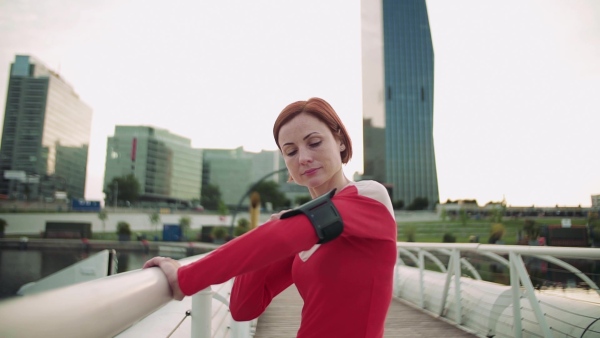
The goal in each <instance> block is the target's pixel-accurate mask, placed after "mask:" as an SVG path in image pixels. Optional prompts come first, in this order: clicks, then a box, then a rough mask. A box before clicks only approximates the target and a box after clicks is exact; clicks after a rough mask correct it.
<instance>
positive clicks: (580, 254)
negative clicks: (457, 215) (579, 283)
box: [394, 242, 600, 337]
mask: <svg viewBox="0 0 600 338" xmlns="http://www.w3.org/2000/svg"><path fill="white" fill-rule="evenodd" d="M397 249H398V252H399V253H404V254H408V255H409V257H410V258H411V259H413V260H415V259H414V257H415V256H414V255H413V254H412V253H411V251H416V252H418V253H419V262H420V263H421V260H422V257H425V256H428V255H427V254H425V252H429V251H438V252H441V253H442V254H446V255H449V256H450V260H449V266H448V268H447V269H446V273H445V277H444V279H445V283H444V284H443V285H441V282H442V280H441V278H440V277H439V276H440V275H437V276H438V277H437V279H435V278H434V279H433V280H434V283H433V284H434V285H436V286H437V287H436V288H434V289H431V288H428V289H427V290H430V291H428V292H436V293H440V291H441V294H442V297H441V303H440V304H439V305H436V304H435V303H432V302H431V301H428V302H427V303H426V299H425V298H424V297H425V290H424V284H425V283H426V279H425V278H424V271H423V269H424V265H423V264H422V263H421V264H417V268H416V269H418V271H416V272H415V271H413V272H410V271H406V272H407V273H408V275H409V276H411V277H412V278H409V279H408V280H412V281H413V284H412V286H409V287H411V290H412V292H413V294H414V293H418V294H419V295H418V298H417V299H412V300H411V302H413V303H414V304H416V305H417V306H420V307H421V308H422V309H426V307H431V306H433V307H436V306H437V308H436V309H437V311H436V313H435V314H436V315H441V316H445V315H444V314H445V313H446V311H447V310H448V309H450V306H449V307H446V304H447V303H448V302H453V303H452V304H453V306H452V311H453V317H454V323H455V324H456V325H458V326H462V324H463V319H464V316H465V313H463V310H462V303H463V295H462V293H463V292H467V293H468V291H466V289H465V290H463V289H462V287H461V284H462V283H463V281H462V278H458V277H461V271H460V269H457V267H458V266H459V265H463V266H464V267H466V268H467V269H470V268H473V267H472V266H471V265H470V264H465V262H466V260H465V259H464V258H463V257H460V256H461V252H470V253H473V254H476V255H482V256H486V257H489V258H491V259H493V260H495V261H497V262H499V263H501V264H502V265H505V266H506V267H508V269H509V276H510V285H509V286H508V287H509V288H510V295H511V297H510V298H511V301H510V304H508V303H507V304H506V306H508V305H510V307H511V308H512V311H511V312H512V318H521V320H520V321H519V320H515V321H513V324H512V325H509V326H503V327H502V328H501V330H503V331H507V330H508V331H507V332H510V331H512V333H513V334H514V335H515V337H520V334H521V332H522V330H525V329H526V327H528V328H527V329H528V330H531V329H533V330H535V331H536V332H537V333H539V334H541V335H542V336H544V337H551V336H552V335H553V333H552V332H561V331H560V329H558V328H557V327H555V326H560V327H562V326H568V325H570V324H568V323H564V322H561V323H558V322H557V321H556V320H555V318H552V316H547V315H546V312H545V310H544V309H542V305H541V304H540V301H539V299H538V298H537V297H538V296H537V295H536V292H535V290H534V288H533V285H532V282H531V280H530V277H529V274H528V272H527V270H526V267H525V264H524V261H523V259H522V256H529V257H536V258H538V259H542V260H545V261H548V262H550V263H553V264H556V265H559V266H561V267H562V268H565V269H566V270H568V271H569V272H571V273H573V274H575V275H576V276H577V277H579V278H581V279H582V280H584V281H585V282H586V283H588V285H589V286H590V288H591V289H592V290H594V291H595V292H596V293H599V294H600V292H599V290H598V286H597V285H596V284H595V283H594V281H592V280H591V279H590V278H589V277H587V276H586V275H585V274H584V273H582V272H581V271H580V270H578V269H577V268H575V267H573V266H572V265H570V264H569V263H567V262H564V261H562V260H560V259H565V258H566V259H588V260H595V261H598V260H600V249H599V248H581V247H552V246H520V245H496V244H478V243H414V242H398V243H397ZM503 256H507V257H508V259H506V258H504V257H503ZM398 261H402V260H401V259H398ZM459 262H460V263H459ZM461 263H462V264H461ZM467 263H468V262H467ZM410 269H415V268H409V270H410ZM442 271H443V269H442ZM443 275H444V273H442V274H441V276H443ZM429 276H430V277H431V276H433V275H431V274H430V275H429ZM453 277H454V279H453ZM399 278H400V277H399V274H398V271H396V275H395V279H394V282H395V283H396V285H398V283H399V281H400V279H399ZM476 279H477V278H476ZM452 280H453V284H452V285H453V286H454V290H453V294H454V296H453V297H452V298H450V299H449V298H448V295H449V294H450V291H451V290H450V288H451V281H452ZM468 280H470V279H468ZM430 281H431V280H430ZM430 281H428V282H427V283H430ZM465 282H466V283H469V284H470V283H472V282H467V280H465ZM403 283H404V282H403ZM403 285H404V286H403V287H406V286H407V285H406V284H403ZM484 285H485V284H481V286H484ZM483 288H484V289H486V288H488V289H489V287H485V286H484V287H483ZM395 291H396V290H395ZM399 296H400V297H402V295H400V294H399ZM497 296H498V297H500V296H501V295H500V294H497ZM468 297H470V298H471V299H470V300H469V301H467V303H466V304H470V306H471V309H470V310H467V311H473V309H472V308H473V304H475V303H477V302H473V299H474V298H473V297H480V296H478V295H477V293H471V294H470V295H469V296H468ZM540 297H543V296H540ZM476 299H479V298H476ZM522 302H523V304H524V305H523V304H522ZM523 306H525V307H527V308H529V309H528V310H527V311H529V313H528V314H527V315H522V311H523V310H522V307H523ZM475 307H476V306H475ZM479 310H481V309H479ZM484 312H485V311H484ZM467 313H468V312H467ZM498 315H499V313H492V312H490V313H489V316H490V319H492V318H493V317H494V316H498ZM525 316H527V318H528V319H527V320H524V319H523V318H524V317H525ZM594 318H595V317H593V318H592V319H594ZM496 319H497V318H496ZM531 320H535V323H536V324H535V325H534V326H533V327H532V326H531V325H530V323H531ZM494 322H497V321H494ZM473 323H474V322H473V321H472V322H471V323H470V324H469V325H473ZM490 323H491V322H490ZM549 323H552V325H550V324H549ZM585 324H586V325H587V324H588V323H585ZM573 325H574V324H573ZM471 328H472V329H473V328H474V327H471ZM498 328H500V327H498ZM569 328H571V327H569ZM474 329H476V330H478V332H480V333H482V334H486V335H489V334H492V333H494V332H495V330H496V329H497V327H496V326H495V325H492V326H489V327H483V331H480V330H479V329H480V328H474ZM505 333H506V332H505ZM537 333H536V334H537Z"/></svg>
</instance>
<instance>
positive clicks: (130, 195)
mask: <svg viewBox="0 0 600 338" xmlns="http://www.w3.org/2000/svg"><path fill="white" fill-rule="evenodd" d="M104 194H105V197H106V198H105V200H104V203H105V205H114V204H115V202H116V204H117V205H120V204H122V203H121V202H124V201H126V202H129V203H135V202H137V200H138V199H139V197H140V182H139V181H138V180H137V178H135V176H134V175H133V174H129V175H126V176H121V177H115V178H113V179H112V181H110V182H109V183H108V184H107V185H106V187H105V188H104Z"/></svg>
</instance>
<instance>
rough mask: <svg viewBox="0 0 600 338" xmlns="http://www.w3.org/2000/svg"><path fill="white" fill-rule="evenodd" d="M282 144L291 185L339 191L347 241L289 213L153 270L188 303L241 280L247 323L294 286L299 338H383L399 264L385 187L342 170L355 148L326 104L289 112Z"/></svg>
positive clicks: (240, 315) (280, 129) (236, 306)
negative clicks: (185, 261) (183, 261)
mask: <svg viewBox="0 0 600 338" xmlns="http://www.w3.org/2000/svg"><path fill="white" fill-rule="evenodd" d="M273 136H274V138H275V142H276V143H277V146H278V147H279V149H280V150H281V153H282V156H283V157H284V159H285V164H286V166H287V168H288V171H289V174H290V179H291V180H293V181H294V182H296V183H297V184H299V185H302V186H306V187H307V188H308V190H309V192H310V194H311V196H312V197H313V199H314V198H317V197H320V196H323V195H325V194H328V193H329V192H332V191H333V190H334V189H335V195H334V196H333V197H332V198H331V202H332V203H333V205H334V206H335V207H334V208H335V209H336V211H337V212H338V213H339V216H340V217H341V220H342V222H343V231H341V234H339V235H337V237H334V238H327V239H326V240H325V241H323V238H321V236H320V235H319V234H318V231H317V226H314V225H313V223H314V220H311V219H309V217H307V216H305V215H303V214H301V213H300V214H298V215H296V216H292V217H289V216H290V215H291V213H290V214H287V215H286V213H285V212H282V213H279V214H276V215H273V216H272V217H271V219H270V220H269V221H268V222H266V223H265V224H263V225H261V226H260V227H258V228H257V229H255V230H252V231H250V232H248V233H246V234H245V235H243V236H240V237H238V238H236V239H234V240H232V241H230V242H229V243H227V244H225V245H223V246H221V247H220V248H218V249H217V250H215V251H214V252H212V253H211V254H210V255H208V256H206V257H205V258H203V259H201V260H198V261H196V262H194V263H192V264H189V265H186V266H182V267H180V266H179V263H178V262H177V261H175V260H172V259H170V258H164V257H155V258H153V259H151V260H149V261H148V262H146V264H145V265H144V268H147V267H151V266H159V267H160V268H161V269H162V270H163V272H164V273H165V275H166V276H167V279H168V280H169V285H170V286H171V289H172V291H173V297H174V298H175V299H179V300H180V299H182V298H183V297H184V295H192V294H194V293H196V292H198V291H200V290H202V289H204V288H206V287H208V286H210V285H212V284H219V283H223V282H225V281H227V280H229V279H231V278H233V277H236V278H235V281H234V285H233V289H232V293H231V299H230V309H231V314H232V316H233V318H234V319H235V320H239V321H245V320H251V319H254V318H256V317H258V316H259V315H260V314H262V313H263V311H264V310H265V309H266V307H267V306H268V305H269V303H270V302H271V300H272V299H273V297H275V296H276V295H277V294H279V293H280V292H281V291H283V290H285V289H286V288H287V287H289V286H290V285H291V284H292V283H294V284H296V287H297V288H298V292H299V293H300V295H301V296H302V298H303V300H304V306H303V309H302V320H301V324H300V329H299V331H298V335H297V337H368V338H372V337H383V328H384V322H385V316H386V313H387V310H388V307H389V304H390V301H391V296H392V281H393V269H394V264H395V262H396V222H395V220H394V213H393V209H392V204H391V201H390V198H389V196H388V194H387V191H386V189H385V188H384V187H383V186H382V185H381V184H379V183H377V182H373V181H360V182H352V181H350V180H349V179H348V178H346V176H345V175H344V173H343V171H342V165H343V164H346V163H347V162H348V161H349V160H350V158H351V157H352V142H351V140H350V137H349V136H348V133H347V131H346V128H345V127H344V125H343V123H342V121H341V120H340V118H339V117H338V115H337V114H336V113H335V111H334V110H333V108H332V107H331V106H330V105H329V104H328V103H327V102H325V101H324V100H322V99H319V98H311V99H310V100H308V101H298V102H295V103H292V104H290V105H288V106H287V107H285V108H284V109H283V111H282V112H281V113H280V114H279V117H278V118H277V120H276V121H275V125H274V127H273ZM323 197H326V196H323ZM318 243H322V244H318Z"/></svg>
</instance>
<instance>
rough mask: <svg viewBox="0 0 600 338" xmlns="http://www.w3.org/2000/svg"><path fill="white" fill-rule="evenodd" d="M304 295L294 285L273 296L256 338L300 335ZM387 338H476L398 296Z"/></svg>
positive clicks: (389, 321)
mask: <svg viewBox="0 0 600 338" xmlns="http://www.w3.org/2000/svg"><path fill="white" fill-rule="evenodd" d="M301 310H302V298H300V295H299V294H298V290H297V289H296V287H295V286H294V285H292V286H290V287H289V288H288V289H287V290H285V291H283V292H282V293H281V294H279V295H278V296H277V297H275V298H274V299H273V301H272V302H271V304H270V305H269V307H268V308H267V310H266V311H265V313H263V314H262V316H260V318H259V320H258V326H257V328H256V335H255V336H254V337H255V338H288V337H289V338H291V337H296V333H297V332H298V328H299V327H300V312H301ZM384 337H386V338H392V337H400V338H402V337H444V338H460V337H476V336H475V335H473V334H471V333H468V332H466V331H463V330H461V329H459V328H457V327H455V326H453V325H451V324H449V323H446V322H445V321H443V320H441V319H437V318H434V317H432V316H430V315H428V314H426V313H424V312H422V311H420V310H418V309H415V308H413V307H412V306H410V305H407V304H405V303H403V302H402V301H399V300H397V299H393V300H392V304H391V305H390V309H389V311H388V315H387V320H386V322H385V334H384Z"/></svg>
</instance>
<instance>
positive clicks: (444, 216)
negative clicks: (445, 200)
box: [440, 208, 448, 222]
mask: <svg viewBox="0 0 600 338" xmlns="http://www.w3.org/2000/svg"><path fill="white" fill-rule="evenodd" d="M440 219H441V220H442V222H446V221H447V220H448V211H447V210H446V208H442V210H441V211H440Z"/></svg>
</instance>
